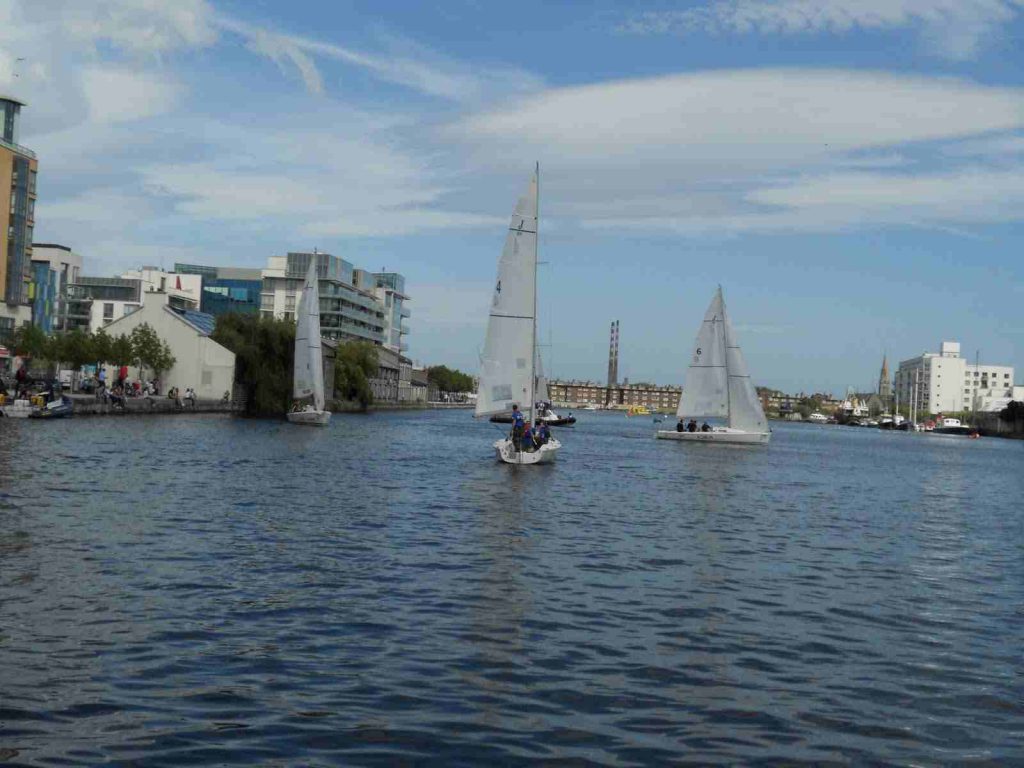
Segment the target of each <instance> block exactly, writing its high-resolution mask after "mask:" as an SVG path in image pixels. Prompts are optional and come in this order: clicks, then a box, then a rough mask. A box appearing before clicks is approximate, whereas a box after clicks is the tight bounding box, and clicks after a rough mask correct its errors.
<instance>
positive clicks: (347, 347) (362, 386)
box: [334, 341, 380, 409]
mask: <svg viewBox="0 0 1024 768" xmlns="http://www.w3.org/2000/svg"><path fill="white" fill-rule="evenodd" d="M379 367H380V360H379V358H378V355H377V350H376V348H375V347H374V346H373V345H372V344H369V343H367V342H365V341H350V342H346V343H343V344H339V345H338V350H337V352H336V353H335V357H334V390H335V393H336V394H337V395H338V397H340V398H341V399H343V400H352V401H356V402H358V403H359V404H360V405H361V406H362V407H363V408H364V409H365V408H366V407H367V406H369V405H370V403H372V402H373V389H372V388H371V387H370V379H372V378H373V377H374V376H376V375H377V370H378V368H379Z"/></svg>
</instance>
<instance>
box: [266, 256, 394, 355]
mask: <svg viewBox="0 0 1024 768" xmlns="http://www.w3.org/2000/svg"><path fill="white" fill-rule="evenodd" d="M313 259H316V264H317V277H318V279H319V293H320V333H321V334H322V335H323V336H324V337H325V338H328V339H341V340H358V341H369V342H370V343H372V344H376V345H379V346H383V345H384V344H385V343H386V338H385V331H386V329H387V321H386V319H385V311H384V306H383V305H382V304H381V302H379V301H378V300H377V296H376V295H375V293H374V292H373V291H372V290H365V289H363V288H360V287H358V286H357V284H356V279H355V274H354V273H355V272H356V270H354V269H353V267H352V265H351V264H350V263H349V262H347V261H345V259H342V258H340V257H338V256H332V255H330V254H328V253H294V252H293V253H289V254H288V255H287V256H271V257H270V259H269V261H268V264H267V268H266V269H264V270H263V291H262V294H261V297H260V298H261V304H260V312H261V313H262V314H263V315H264V316H266V317H277V318H283V319H286V320H294V319H295V310H296V306H297V304H298V297H299V294H300V293H301V292H302V284H303V282H304V281H305V278H306V271H307V270H308V269H309V264H310V261H311V260H313Z"/></svg>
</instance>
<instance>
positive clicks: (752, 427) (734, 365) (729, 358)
mask: <svg viewBox="0 0 1024 768" xmlns="http://www.w3.org/2000/svg"><path fill="white" fill-rule="evenodd" d="M721 295H722V290H721V289H719V290H718V296H719V298H721ZM722 317H723V318H724V319H725V323H724V325H725V360H726V368H727V370H728V372H729V426H730V427H732V428H733V429H742V430H744V431H745V432H767V431H768V420H767V419H766V418H765V415H764V409H763V408H762V407H761V399H760V398H759V397H758V396H757V390H756V389H755V388H754V384H753V382H752V381H751V380H750V372H749V371H748V370H747V361H746V360H744V359H743V352H742V351H741V350H740V345H739V342H738V341H737V340H736V334H735V333H734V332H733V330H732V323H731V322H730V321H729V314H728V313H727V312H726V310H725V303H724V302H723V303H722Z"/></svg>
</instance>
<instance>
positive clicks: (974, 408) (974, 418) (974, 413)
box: [971, 349, 981, 427]
mask: <svg viewBox="0 0 1024 768" xmlns="http://www.w3.org/2000/svg"><path fill="white" fill-rule="evenodd" d="M980 356H981V350H980V349H976V350H974V372H975V373H977V374H979V375H978V380H979V382H980V381H981V375H980V372H979V371H978V359H979V357H980ZM971 378H974V377H973V376H972V377H971ZM977 423H978V389H977V387H975V388H974V397H973V398H971V426H972V427H973V426H975V425H977Z"/></svg>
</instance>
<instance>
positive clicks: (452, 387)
mask: <svg viewBox="0 0 1024 768" xmlns="http://www.w3.org/2000/svg"><path fill="white" fill-rule="evenodd" d="M427 381H429V382H431V383H432V384H435V385H437V388H438V389H439V390H440V391H441V392H471V391H472V390H473V377H472V376H470V375H469V374H467V373H463V372H462V371H460V370H457V369H455V368H449V367H448V366H446V365H435V366H431V367H430V368H427Z"/></svg>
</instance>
